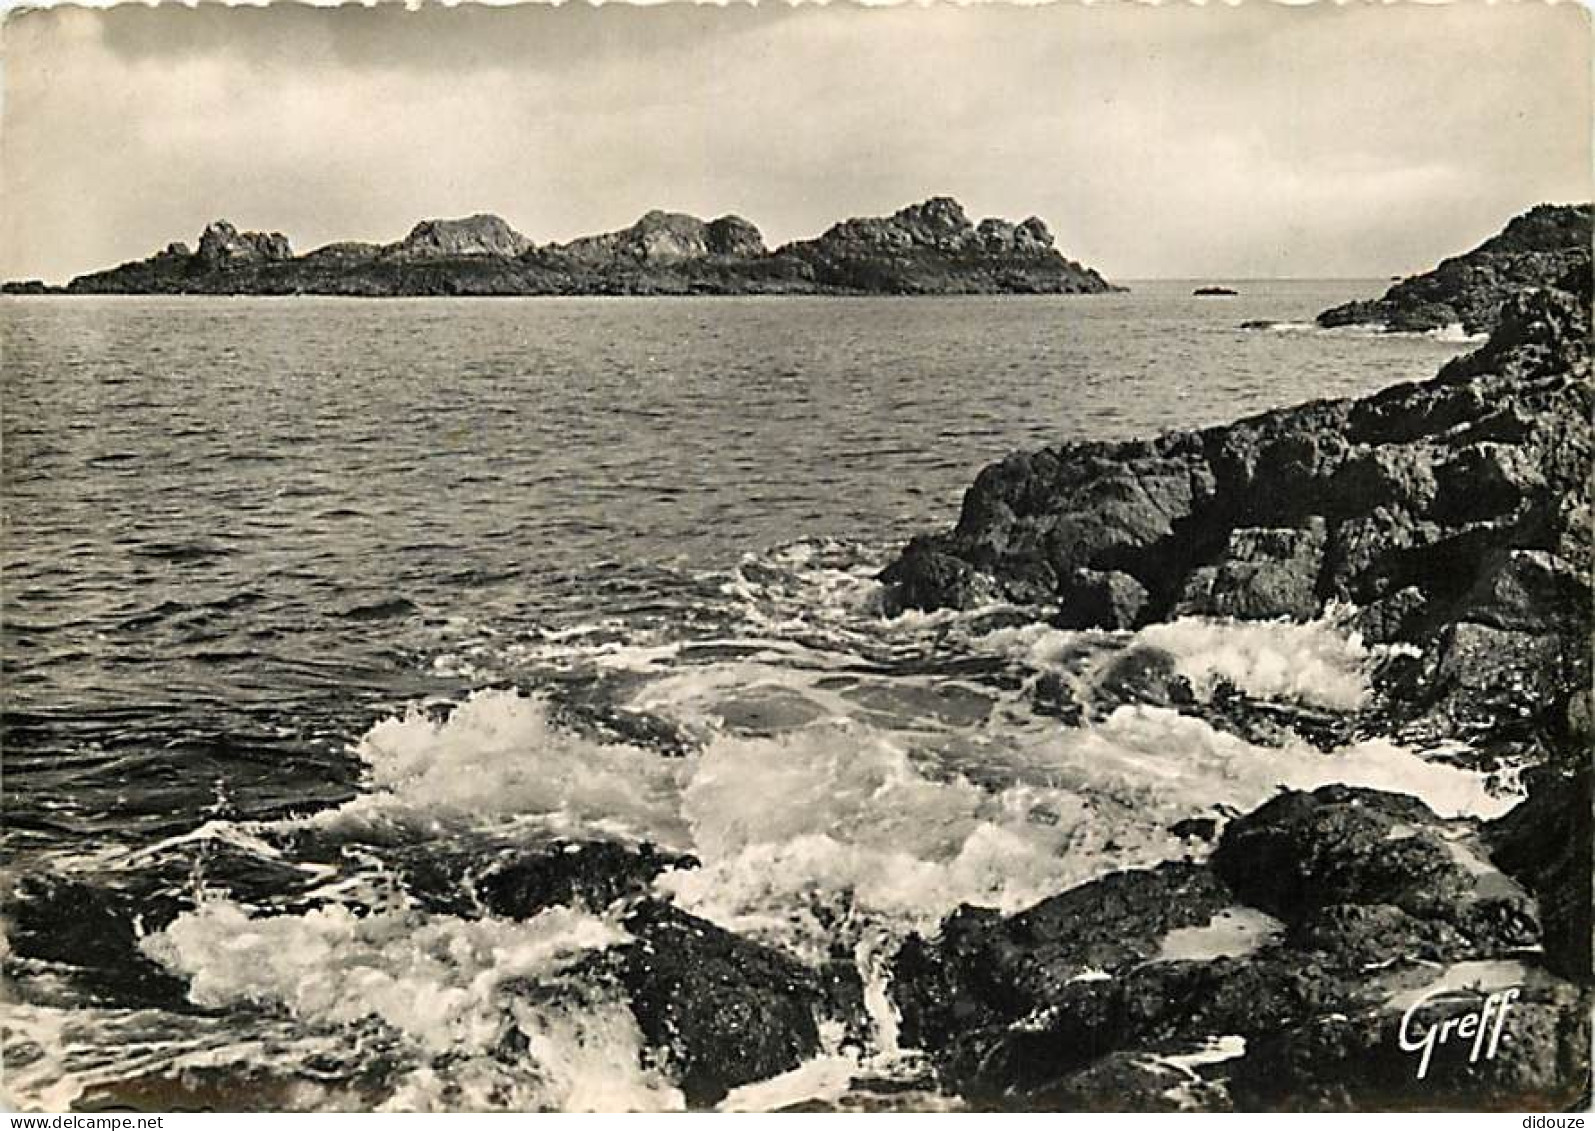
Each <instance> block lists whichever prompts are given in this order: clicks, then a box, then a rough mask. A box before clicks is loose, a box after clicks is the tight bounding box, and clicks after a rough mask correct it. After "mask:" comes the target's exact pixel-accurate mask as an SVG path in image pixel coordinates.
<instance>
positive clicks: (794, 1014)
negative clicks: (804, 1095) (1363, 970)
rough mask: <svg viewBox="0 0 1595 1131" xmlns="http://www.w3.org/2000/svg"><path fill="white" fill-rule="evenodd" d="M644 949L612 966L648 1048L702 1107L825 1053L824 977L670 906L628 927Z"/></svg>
mask: <svg viewBox="0 0 1595 1131" xmlns="http://www.w3.org/2000/svg"><path fill="white" fill-rule="evenodd" d="M625 925H626V929H627V930H629V931H630V932H631V933H632V934H633V935H635V936H636V938H637V941H636V942H635V943H633V944H631V945H629V946H626V947H623V948H621V949H620V950H619V951H618V952H616V953H615V954H614V955H612V956H611V966H612V969H613V970H614V973H615V976H616V977H617V978H618V980H619V981H620V983H621V985H622V986H623V987H624V989H625V992H626V994H627V996H628V998H629V1000H630V1002H631V1009H632V1012H633V1014H635V1015H636V1018H637V1025H638V1027H639V1028H640V1029H641V1031H642V1035H643V1040H644V1041H645V1042H646V1043H647V1044H648V1045H649V1046H650V1047H651V1048H654V1049H656V1050H659V1051H661V1052H662V1053H663V1055H664V1057H665V1063H666V1067H667V1070H668V1071H669V1072H670V1073H671V1075H672V1078H673V1079H674V1080H675V1081H676V1082H677V1085H678V1086H679V1087H680V1088H681V1090H682V1093H683V1094H684V1095H685V1096H686V1098H687V1102H688V1103H689V1104H691V1105H693V1106H694V1107H704V1106H708V1105H711V1104H714V1103H717V1102H719V1101H720V1100H721V1099H723V1098H724V1097H725V1095H726V1093H727V1092H728V1091H730V1089H732V1088H736V1087H739V1086H740V1085H742V1084H747V1083H751V1082H753V1081H755V1080H764V1079H767V1078H769V1077H771V1076H776V1075H779V1074H780V1073H782V1072H787V1071H790V1070H791V1069H793V1068H796V1067H797V1066H798V1065H799V1064H801V1063H802V1062H803V1061H804V1060H806V1059H808V1058H809V1057H811V1056H813V1055H814V1054H815V1053H816V1052H818V1051H819V1047H820V1038H819V1028H818V1025H817V1020H816V1019H817V1017H819V1016H823V1015H824V1014H825V1013H826V1012H827V1011H828V1003H830V1002H831V1001H833V1000H834V995H833V994H831V993H829V992H828V988H827V985H826V981H825V979H824V978H823V977H822V975H821V974H820V973H819V972H817V971H815V970H812V969H810V968H809V967H807V966H805V965H803V964H802V963H801V962H799V961H797V959H795V958H792V957H791V956H789V955H786V954H783V953H781V952H780V951H778V950H775V949H773V948H771V947H766V946H762V945H760V944H759V943H755V942H752V941H750V940H748V939H745V938H742V937H740V936H738V935H734V934H732V933H731V932H729V931H725V930H722V929H721V928H719V927H716V926H715V925H714V924H713V923H710V922H708V921H707V920H705V919H700V918H698V917H697V916H694V915H689V914H687V913H686V912H684V911H680V910H678V909H676V908H674V907H671V906H670V905H668V904H664V903H659V902H654V901H649V902H645V903H643V904H641V905H639V906H638V907H637V908H636V909H635V910H634V911H633V912H632V913H631V914H630V915H629V916H628V917H627V918H626V920H625Z"/></svg>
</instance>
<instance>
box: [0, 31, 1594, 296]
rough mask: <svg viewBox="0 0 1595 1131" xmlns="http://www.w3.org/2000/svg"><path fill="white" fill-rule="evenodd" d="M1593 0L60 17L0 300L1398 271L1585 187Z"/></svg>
mask: <svg viewBox="0 0 1595 1131" xmlns="http://www.w3.org/2000/svg"><path fill="white" fill-rule="evenodd" d="M1587 19H1588V17H1587V16H1586V15H1585V14H1584V13H1583V12H1582V10H1581V9H1579V8H1577V7H1576V6H1574V5H1570V4H1569V5H1563V6H1560V7H1549V6H1545V5H1538V4H1536V5H1523V6H1517V5H1512V6H1507V5H1500V6H1494V5H1492V6H1484V5H1478V4H1458V5H1453V6H1448V7H1425V6H1417V5H1404V6H1397V7H1365V6H1355V7H1339V6H1334V5H1320V6H1317V7H1313V8H1286V7H1282V6H1270V5H1263V4H1250V5H1247V6H1244V7H1242V8H1227V7H1223V8H1221V7H1205V8H1200V7H1193V6H1181V7H1160V8H1150V7H1144V6H1139V5H1129V4H1097V5H1093V6H1090V7H1077V6H1065V5H1055V6H1050V7H1038V8H1019V7H1014V6H984V7H953V6H947V5H943V6H934V7H919V6H915V7H897V8H887V9H873V8H872V9H864V8H859V7H854V6H841V5H832V6H830V7H825V8H820V7H812V6H809V7H800V8H792V7H788V6H784V5H783V6H779V7H771V6H764V7H760V8H758V9H753V8H745V7H732V8H718V7H693V6H685V5H670V6H665V7H656V8H648V9H636V8H629V7H624V6H618V5H607V6H605V7H602V8H593V7H590V6H587V5H578V4H570V5H566V6H563V7H560V8H549V7H542V6H534V7H517V8H504V9H495V8H488V7H468V6H462V7H459V8H444V7H441V6H429V7H426V8H423V9H422V10H420V11H415V12H406V11H404V10H403V9H402V8H400V7H399V6H396V5H383V6H379V7H376V8H363V7H362V8H348V7H345V8H338V9H325V8H315V7H310V6H306V5H297V4H294V5H290V4H279V5H274V6H272V7H269V8H260V9H242V10H240V9H229V8H224V7H220V6H216V5H203V6H201V7H199V8H197V9H188V8H182V7H170V6H163V7H161V8H157V9H150V8H145V7H141V6H127V5H124V6H122V7H119V8H117V9H115V10H112V11H104V12H96V11H90V10H80V9H65V8H62V9H54V10H50V11H38V12H30V13H25V14H22V15H17V16H13V17H12V18H11V19H10V20H9V21H8V23H7V25H6V30H5V48H6V76H5V83H6V101H5V107H4V115H5V119H4V129H3V131H0V184H3V192H4V197H5V200H6V205H7V206H6V208H5V209H4V212H5V215H4V218H3V222H0V223H3V226H0V273H3V274H5V275H6V276H7V277H16V276H23V275H36V276H42V277H45V278H51V279H61V278H64V277H66V276H69V275H71V274H73V273H77V272H81V271H84V270H88V269H92V268H95V267H99V266H103V265H106V264H108V263H111V262H116V261H120V260H123V259H127V258H133V257H138V256H142V255H145V254H147V253H148V252H149V251H151V250H153V249H154V248H156V247H159V246H162V245H164V244H165V243H166V242H167V241H169V240H172V239H179V238H181V239H188V240H192V239H193V238H194V236H195V235H196V234H197V232H198V230H199V228H200V227H201V226H203V224H204V223H205V222H206V221H208V220H209V219H212V218H214V217H216V216H227V217H229V218H231V219H233V220H234V221H235V222H238V223H240V224H245V225H248V226H252V227H266V228H274V229H279V230H282V231H285V232H287V233H288V234H289V235H290V236H291V237H292V238H293V240H294V242H295V245H296V246H298V247H301V248H305V247H309V246H313V245H315V244H318V243H322V242H327V241H330V240H333V239H341V238H355V239H392V238H396V237H397V236H399V235H402V234H403V232H404V231H405V230H407V229H408V228H409V226H410V225H411V224H412V223H413V222H414V221H416V220H417V219H420V218H422V217H425V216H436V215H459V214H464V213H467V212H472V211H479V210H486V211H496V212H499V213H500V214H502V215H504V216H505V217H506V218H507V219H509V220H510V221H511V222H512V223H514V224H515V225H516V226H517V227H519V228H521V229H522V230H523V231H525V232H526V233H527V234H528V235H530V236H532V237H533V238H534V239H537V240H540V241H541V240H548V239H554V238H568V237H570V236H573V235H577V234H580V233H583V232H589V231H595V230H602V229H605V228H611V227H618V226H621V225H623V224H626V223H629V222H630V221H631V220H633V219H635V217H636V216H637V215H639V214H640V213H641V212H643V211H645V210H646V209H648V208H651V207H656V206H657V207H666V208H675V209H681V210H684V211H692V212H697V213H699V214H705V215H707V214H718V213H720V212H727V211H734V212H739V213H741V214H743V215H745V216H747V217H749V218H750V219H752V220H754V221H755V222H756V223H758V224H759V225H760V226H761V227H762V228H764V230H765V232H766V234H767V236H769V237H771V238H772V239H774V240H785V239H790V238H796V237H800V236H806V235H811V234H814V233H815V232H817V231H819V230H820V229H821V228H823V227H824V226H825V225H826V224H828V223H829V222H830V221H832V220H834V219H837V218H839V217H841V216H844V215H853V214H870V213H879V212H883V211H889V210H891V209H893V208H896V207H898V206H900V205H902V204H904V203H907V202H909V201H910V200H915V199H920V198H923V197H925V196H927V195H930V194H932V193H942V192H946V193H952V194H953V195H956V196H958V197H959V198H960V199H962V200H963V201H964V203H965V204H966V206H968V208H969V209H970V211H971V212H972V213H974V214H976V215H987V214H1001V215H1009V216H1014V217H1020V216H1024V215H1028V214H1031V213H1035V214H1039V215H1041V216H1042V217H1044V218H1045V219H1047V220H1048V221H1049V223H1051V224H1052V226H1053V227H1054V229H1055V231H1057V232H1058V234H1059V238H1060V244H1061V245H1062V246H1063V248H1064V250H1065V251H1066V252H1067V253H1068V254H1070V255H1073V256H1075V257H1077V258H1080V259H1083V260H1084V261H1086V262H1088V263H1091V264H1093V265H1095V266H1098V267H1101V268H1102V269H1103V270H1105V271H1107V272H1108V273H1110V274H1111V275H1114V276H1117V277H1120V278H1133V277H1138V276H1145V275H1154V274H1161V275H1185V276H1191V275H1215V276H1218V275H1222V276H1246V275H1257V274H1291V275H1324V274H1334V275H1352V274H1356V275H1384V274H1388V273H1391V272H1394V271H1406V270H1413V269H1417V268H1419V267H1423V266H1426V265H1428V264H1430V263H1432V262H1433V261H1434V260H1435V259H1437V258H1438V257H1439V256H1441V255H1444V254H1448V253H1450V252H1453V251H1455V250H1458V249H1459V248H1460V247H1461V246H1463V245H1465V244H1467V243H1469V242H1470V241H1474V240H1476V239H1478V238H1482V237H1483V236H1484V235H1487V234H1488V233H1489V232H1491V231H1494V230H1495V229H1497V228H1499V227H1500V225H1501V223H1502V222H1503V221H1504V220H1505V219H1506V218H1507V217H1508V216H1509V215H1511V214H1512V213H1514V212H1516V211H1520V210H1521V209H1522V208H1524V207H1527V206H1528V205H1530V204H1532V203H1534V202H1535V201H1537V200H1539V199H1573V198H1587V197H1588V195H1589V194H1590V183H1589V182H1590V144H1589V118H1588V114H1589V107H1590V105H1591V98H1590V80H1589V62H1590V60H1589V43H1590V39H1589V35H1588V27H1587V23H1586V21H1587Z"/></svg>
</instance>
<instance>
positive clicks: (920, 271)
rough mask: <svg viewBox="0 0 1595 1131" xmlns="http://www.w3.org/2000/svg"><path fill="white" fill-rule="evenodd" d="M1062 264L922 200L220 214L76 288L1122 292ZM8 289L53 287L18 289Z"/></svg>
mask: <svg viewBox="0 0 1595 1131" xmlns="http://www.w3.org/2000/svg"><path fill="white" fill-rule="evenodd" d="M1118 289H1120V288H1117V287H1114V286H1112V285H1111V284H1109V283H1108V282H1107V281H1105V280H1104V279H1103V278H1102V276H1101V275H1099V274H1097V272H1095V271H1093V270H1091V269H1090V268H1088V267H1083V266H1081V265H1080V264H1078V263H1076V262H1074V261H1073V260H1071V259H1067V258H1065V257H1064V256H1063V255H1062V254H1061V253H1060V252H1059V251H1058V250H1057V249H1056V248H1055V247H1054V246H1053V237H1052V233H1051V232H1049V231H1048V230H1047V226H1046V225H1045V224H1044V223H1042V222H1041V221H1040V220H1038V219H1036V218H1035V217H1031V218H1030V219H1028V220H1025V221H1023V222H1021V223H1018V224H1015V223H1011V222H1009V221H1006V220H999V219H986V220H982V221H981V222H980V223H979V224H975V223H972V222H971V221H970V220H969V218H968V217H967V216H966V215H965V214H964V211H963V208H962V207H961V206H960V205H959V204H958V202H957V201H955V200H952V199H950V198H948V197H933V198H931V199H930V200H927V201H925V202H923V203H921V204H915V205H911V206H909V207H907V208H904V209H901V210H899V211H898V212H896V213H893V214H892V215H891V216H887V217H880V218H868V219H854V220H846V221H844V222H842V223H840V224H836V225H834V226H833V227H831V228H830V229H829V230H827V231H826V232H825V233H824V234H823V235H821V236H819V237H817V238H815V239H811V240H801V241H798V242H795V243H791V244H787V245H785V246H783V247H779V248H777V249H775V250H774V251H770V250H769V249H767V248H766V247H765V244H764V237H763V236H762V235H761V234H760V232H759V229H758V228H756V227H755V226H754V225H753V224H751V223H749V222H748V221H747V220H745V219H743V218H742V217H740V216H721V217H718V218H716V219H713V220H707V221H706V220H701V219H699V218H697V217H695V216H688V215H684V214H682V213H676V212H662V211H657V210H655V211H652V212H649V213H647V214H646V215H644V216H643V217H641V218H640V219H639V220H638V221H637V222H636V223H635V224H633V225H631V226H630V227H627V228H622V229H620V230H618V231H613V232H606V233H603V234H601V235H596V236H584V237H582V238H580V239H576V240H572V241H570V242H569V243H564V244H555V243H551V244H545V245H541V246H539V245H537V244H535V243H534V242H533V241H532V240H530V239H528V238H527V237H525V236H524V235H522V234H521V233H519V232H517V231H515V230H514V229H513V228H512V227H510V225H509V224H507V223H505V222H504V220H502V219H501V218H499V217H497V216H492V215H477V216H468V217H465V218H463V219H457V220H424V221H422V222H421V223H419V224H417V225H416V226H415V227H414V228H413V229H412V230H411V232H410V233H409V235H407V236H406V237H405V238H404V239H402V240H399V241H398V242H396V243H391V244H381V245H379V244H367V243H349V242H345V243H335V244H329V245H327V246H326V247H322V248H317V249H316V250H314V251H312V252H309V253H308V254H305V255H299V256H296V255H294V254H293V252H292V250H291V249H290V247H289V246H288V241H287V240H286V239H285V238H284V237H283V236H282V235H280V234H278V233H270V234H266V233H260V232H239V231H238V230H237V229H236V228H234V227H233V226H232V225H231V224H229V223H227V222H226V221H225V220H219V221H217V222H216V223H214V224H212V225H211V226H210V227H209V228H207V229H206V230H205V234H204V235H203V236H202V237H201V238H200V243H199V248H198V250H197V251H193V252H191V251H190V250H189V249H188V248H187V247H186V246H185V245H183V244H172V245H170V246H169V247H167V249H166V250H165V251H163V252H160V253H159V254H157V255H154V256H151V257H150V258H148V259H143V260H139V261H137V262H132V263H124V264H122V265H121V266H119V267H114V268H111V269H109V270H105V271H97V272H93V273H91V274H87V275H82V276H79V277H78V278H76V279H73V280H72V282H71V283H70V284H68V286H67V287H66V288H65V290H66V291H67V292H69V293H73V294H262V295H284V294H333V295H363V296H383V295H557V294H565V295H570V294H584V295H586V294H645V295H646V294H666V295H676V294H680V295H685V294H1014V293H1027V294H1029V293H1034V294H1094V293H1099V292H1104V291H1111V290H1118ZM6 290H7V292H8V293H17V294H39V293H53V291H54V289H53V288H45V287H43V286H42V285H35V284H34V283H32V282H29V283H15V284H7V285H6Z"/></svg>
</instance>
